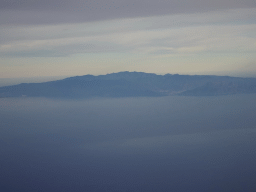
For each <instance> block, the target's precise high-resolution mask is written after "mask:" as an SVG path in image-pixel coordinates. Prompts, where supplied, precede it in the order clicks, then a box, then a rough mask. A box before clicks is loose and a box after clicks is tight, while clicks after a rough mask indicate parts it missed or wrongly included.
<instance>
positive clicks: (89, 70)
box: [0, 0, 256, 78]
mask: <svg viewBox="0 0 256 192" xmlns="http://www.w3.org/2000/svg"><path fill="white" fill-rule="evenodd" d="M255 53H256V2H255V0H245V1H237V0H215V1H212V0H211V1H210V0H157V1H153V0H140V1H137V0H136V1H135V0H118V1H117V0H112V1H110V0H98V1H82V0H72V1H71V0H2V1H0V78H13V77H35V76H74V75H85V74H94V75H97V74H106V73H111V72H118V71H143V72H154V73H159V74H165V73H180V74H217V75H236V76H256V62H255V61H256V54H255Z"/></svg>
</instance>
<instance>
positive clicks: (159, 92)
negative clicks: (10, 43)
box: [0, 71, 256, 99]
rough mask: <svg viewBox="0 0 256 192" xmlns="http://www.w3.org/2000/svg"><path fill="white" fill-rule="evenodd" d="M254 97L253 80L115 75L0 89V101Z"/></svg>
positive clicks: (91, 76) (123, 73)
mask: <svg viewBox="0 0 256 192" xmlns="http://www.w3.org/2000/svg"><path fill="white" fill-rule="evenodd" d="M248 93H256V78H242V77H230V76H216V75H179V74H165V75H157V74H154V73H144V72H128V71H123V72H118V73H110V74H106V75H98V76H94V75H83V76H74V77H68V78H65V79H61V80H55V81H48V82H42V83H21V84H18V85H12V86H4V87H0V97H23V96H26V97H53V98H71V99H73V98H74V99H76V98H88V97H141V96H142V97H152V96H168V95H178V96H218V95H229V94H248Z"/></svg>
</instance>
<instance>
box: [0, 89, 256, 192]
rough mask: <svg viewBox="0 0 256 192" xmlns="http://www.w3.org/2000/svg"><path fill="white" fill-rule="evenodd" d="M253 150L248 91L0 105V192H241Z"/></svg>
mask: <svg viewBox="0 0 256 192" xmlns="http://www.w3.org/2000/svg"><path fill="white" fill-rule="evenodd" d="M255 146H256V95H255V94H251V95H232V96H219V97H181V96H180V97H176V96H175V97H174V96H173V97H157V98H156V97H154V98H150V97H148V98H115V99H110V98H108V99H106V98H95V99H85V100H52V99H45V98H2V99H0V191H1V192H14V191H15V192H16V191H17V192H34V191H37V192H70V191H74V192H80V191H81V192H105V191H106V192H110V191H111V192H123V191H125V192H126V191H127V192H128V191H132V192H144V191H145V192H155V191H157V192H170V191H182V192H183V191H188V192H192V191H195V192H200V191H202V192H205V191H216V192H220V191H225V192H226V191H232V192H235V191H243V192H246V191H248V192H249V191H250V192H251V191H256V182H255V181H256V163H255V162H256V149H255Z"/></svg>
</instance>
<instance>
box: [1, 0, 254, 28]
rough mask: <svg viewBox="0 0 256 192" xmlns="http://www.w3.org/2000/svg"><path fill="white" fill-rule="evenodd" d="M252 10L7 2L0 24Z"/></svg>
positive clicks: (231, 2) (226, 1) (162, 3)
mask: <svg viewBox="0 0 256 192" xmlns="http://www.w3.org/2000/svg"><path fill="white" fill-rule="evenodd" d="M255 7H256V2H255V1H254V0H247V1H236V0H217V1H211V0H183V1H180V0H172V1H166V0H158V1H154V0H141V1H136V0H122V1H120V0H97V1H92V0H89V1H82V0H73V1H69V0H51V1H48V0H47V1H46V0H44V1H42V0H33V1H32V0H8V1H1V2H0V10H1V12H0V25H1V24H8V25H9V24H17V25H22V24H32V25H38V24H58V23H83V22H92V21H101V20H112V19H124V18H138V17H149V16H162V15H174V14H192V13H203V12H209V11H216V10H228V9H239V8H255Z"/></svg>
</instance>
